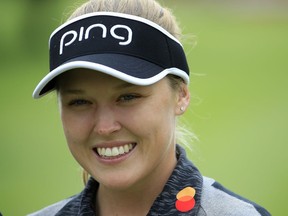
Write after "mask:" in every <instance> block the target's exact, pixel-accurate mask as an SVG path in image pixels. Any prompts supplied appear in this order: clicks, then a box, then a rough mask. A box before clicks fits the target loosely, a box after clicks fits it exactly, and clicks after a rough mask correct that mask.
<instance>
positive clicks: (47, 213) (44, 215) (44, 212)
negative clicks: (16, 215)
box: [27, 197, 73, 216]
mask: <svg viewBox="0 0 288 216" xmlns="http://www.w3.org/2000/svg"><path fill="white" fill-rule="evenodd" d="M72 199H73V197H72V198H69V199H65V200H61V201H60V202H57V203H54V204H53V205H50V206H48V207H46V208H43V209H41V210H39V211H37V212H34V213H32V214H28V215H27V216H53V215H55V214H56V213H57V212H58V211H60V210H61V209H62V208H63V207H64V206H65V205H66V204H67V203H68V202H69V201H71V200H72Z"/></svg>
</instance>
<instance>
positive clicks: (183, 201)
mask: <svg viewBox="0 0 288 216" xmlns="http://www.w3.org/2000/svg"><path fill="white" fill-rule="evenodd" d="M195 194H196V190H195V189H194V188H192V187H186V188H184V189H183V190H181V191H179V193H178V194H177V195H176V198H177V201H176V203H175V207H176V209H177V210H178V211H180V212H188V211H190V210H191V209H193V208H194V206H195V199H194V196H195Z"/></svg>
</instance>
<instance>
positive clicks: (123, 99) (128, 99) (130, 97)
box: [118, 94, 141, 102]
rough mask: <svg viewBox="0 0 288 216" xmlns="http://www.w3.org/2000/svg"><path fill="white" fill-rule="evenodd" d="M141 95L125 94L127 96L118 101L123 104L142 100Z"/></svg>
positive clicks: (122, 96)
mask: <svg viewBox="0 0 288 216" xmlns="http://www.w3.org/2000/svg"><path fill="white" fill-rule="evenodd" d="M140 97H141V96H140V95H136V94H125V95H121V96H120V97H119V98H118V101H122V102H130V101H132V100H135V99H138V98H140Z"/></svg>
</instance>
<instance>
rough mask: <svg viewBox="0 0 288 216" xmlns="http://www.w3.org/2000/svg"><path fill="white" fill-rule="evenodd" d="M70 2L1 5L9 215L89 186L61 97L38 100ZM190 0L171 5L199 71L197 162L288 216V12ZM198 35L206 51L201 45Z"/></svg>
mask: <svg viewBox="0 0 288 216" xmlns="http://www.w3.org/2000/svg"><path fill="white" fill-rule="evenodd" d="M69 2H70V1H61V4H60V3H56V2H55V4H54V5H52V3H50V4H49V3H39V4H35V5H33V7H34V10H28V6H27V5H26V6H25V7H24V5H25V4H24V3H23V4H20V3H18V4H16V3H13V2H10V3H8V2H6V3H5V4H4V3H2V2H1V5H0V7H1V8H5V9H6V10H5V12H3V17H5V19H4V20H5V21H7V22H5V25H4V24H3V25H1V26H2V27H1V30H0V33H1V36H2V38H1V43H0V48H1V65H0V67H1V72H0V81H1V85H0V92H1V96H2V97H1V100H2V103H1V114H0V115H1V116H0V118H1V123H0V129H1V135H0V138H1V145H0V173H1V178H0V194H1V195H0V212H2V214H3V215H4V216H6V215H8V216H9V215H13V216H18V215H19V216H20V215H25V214H27V213H29V212H33V211H35V210H37V209H39V208H42V207H43V206H46V205H48V204H51V203H54V202H56V201H58V200H61V199H63V198H66V197H68V196H71V195H73V194H75V193H77V192H79V191H80V190H81V189H82V182H81V176H80V168H79V167H78V165H77V164H76V162H75V161H74V159H73V158H72V156H71V155H70V153H69V150H68V148H67V147H66V143H65V139H64V136H63V132H62V128H61V122H60V120H59V114H58V110H57V102H56V98H55V96H53V95H52V96H50V97H47V98H44V99H41V100H37V101H35V100H33V99H32V98H31V94H32V91H33V88H34V86H35V85H36V84H37V82H38V81H39V80H40V79H41V78H42V76H43V75H44V74H45V73H46V72H47V71H48V66H47V65H48V63H47V40H48V37H49V33H50V32H51V31H52V30H53V29H54V28H55V27H56V26H57V25H58V24H59V23H60V22H61V20H62V17H63V16H62V11H66V12H67V11H69V10H70V8H69V7H68V8H67V7H65V6H64V4H65V3H67V5H68V4H69ZM180 2H181V3H182V1H179V3H178V1H177V4H176V3H173V1H168V3H167V5H168V6H171V7H172V8H173V9H174V12H175V13H176V15H177V17H178V20H179V21H180V23H181V26H182V28H183V33H184V35H185V40H184V46H185V50H186V51H187V54H188V60H189V64H190V69H191V72H192V75H191V85H190V88H191V92H192V96H193V98H192V101H191V106H190V109H189V111H188V113H187V114H185V116H184V117H185V118H184V119H183V120H184V121H185V122H186V123H188V124H189V127H190V128H192V130H193V131H194V132H195V133H196V134H197V135H198V137H199V139H200V141H199V142H197V143H194V144H193V149H194V151H193V152H191V153H189V155H190V158H191V159H192V160H193V161H194V163H195V164H196V165H197V166H198V167H199V168H200V170H201V171H202V173H203V174H204V175H206V176H210V177H213V178H215V179H217V180H218V181H220V182H221V183H223V184H224V185H225V186H227V187H228V188H230V189H232V190H233V191H235V192H237V193H239V194H241V195H243V196H245V197H247V198H250V199H252V200H253V201H255V202H257V203H259V204H260V205H263V206H265V207H266V208H267V209H268V210H269V211H270V212H271V213H272V214H273V215H283V213H284V212H287V210H288V209H287V207H286V206H287V205H286V204H285V203H284V202H285V200H286V196H285V195H286V194H287V192H288V191H287V186H286V183H287V181H288V174H287V162H288V159H287V156H286V154H287V150H288V149H287V143H288V134H287V128H288V127H287V126H288V112H287V110H288V100H287V91H288V86H287V78H288V75H287V72H288V62H287V56H288V42H287V38H288V28H287V26H288V25H287V24H288V16H287V15H283V13H282V12H281V11H280V10H279V12H277V10H276V9H275V10H273V11H269V10H267V9H266V11H265V13H264V12H263V11H261V10H257V11H256V12H255V10H254V12H253V11H252V10H244V9H243V8H242V9H241V10H240V9H239V8H238V9H237V10H235V8H234V9H232V8H229V9H228V8H226V9H223V8H222V9H221V7H217V8H213V7H207V6H206V7H204V6H199V5H193V4H191V3H189V1H183V3H182V4H181V3H180ZM2 4H3V5H2ZM2 6H3V7H2ZM24 10H26V11H24ZM31 11H34V13H31ZM36 11H38V12H37V13H36ZM235 11H237V13H236V12H235ZM275 11H276V12H275ZM2 21H3V20H2ZM8 21H9V22H8ZM40 24H41V25H40ZM191 34H193V35H196V38H197V46H192V45H191V43H190V40H191V37H190V35H191Z"/></svg>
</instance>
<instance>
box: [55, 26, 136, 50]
mask: <svg viewBox="0 0 288 216" xmlns="http://www.w3.org/2000/svg"><path fill="white" fill-rule="evenodd" d="M95 28H100V29H101V30H102V38H106V37H107V32H108V29H107V27H106V26H105V25H103V24H100V23H98V24H93V25H90V26H88V27H87V28H86V29H85V28H84V27H83V26H82V27H81V28H80V29H79V32H78V31H75V30H71V31H68V32H66V33H64V34H63V35H62V37H61V40H60V49H59V55H62V54H63V51H64V47H67V46H69V45H71V44H73V43H74V42H76V40H78V41H83V40H87V39H89V38H90V37H93V36H91V34H90V32H91V30H92V29H95ZM117 29H122V30H125V31H127V34H125V36H126V37H125V36H124V35H119V31H118V34H117V33H116V32H117ZM109 32H110V35H111V36H112V37H113V38H115V39H116V40H119V45H121V46H126V45H128V44H130V43H131V41H132V36H133V32H132V30H131V28H130V27H128V26H126V25H114V26H113V27H112V28H111V29H110V31H109ZM69 35H70V37H71V36H72V38H71V39H70V40H69V39H68V41H66V40H67V39H66V37H67V36H69ZM70 37H69V38H70Z"/></svg>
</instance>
